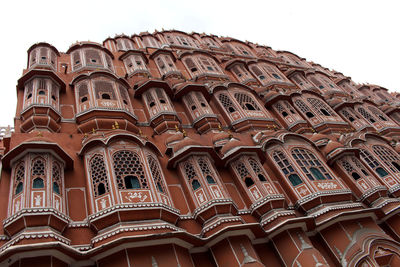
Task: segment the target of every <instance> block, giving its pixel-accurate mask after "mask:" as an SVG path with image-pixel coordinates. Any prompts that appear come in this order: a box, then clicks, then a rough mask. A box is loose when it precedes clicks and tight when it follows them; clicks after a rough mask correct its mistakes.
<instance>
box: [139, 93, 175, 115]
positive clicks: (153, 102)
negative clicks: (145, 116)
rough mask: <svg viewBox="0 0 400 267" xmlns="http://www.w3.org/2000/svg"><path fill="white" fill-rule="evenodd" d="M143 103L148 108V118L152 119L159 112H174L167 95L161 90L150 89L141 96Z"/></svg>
mask: <svg viewBox="0 0 400 267" xmlns="http://www.w3.org/2000/svg"><path fill="white" fill-rule="evenodd" d="M143 99H144V102H145V103H146V104H147V107H149V110H148V111H149V115H150V118H154V117H155V116H157V115H159V114H160V113H161V112H175V111H174V109H173V107H172V105H171V101H170V99H169V97H168V95H167V94H166V93H165V91H164V89H162V88H151V89H149V90H147V91H146V92H145V93H144V94H143Z"/></svg>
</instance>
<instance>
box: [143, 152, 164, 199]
mask: <svg viewBox="0 0 400 267" xmlns="http://www.w3.org/2000/svg"><path fill="white" fill-rule="evenodd" d="M147 162H148V163H149V167H150V172H151V175H152V176H153V180H154V183H155V185H156V188H157V190H158V192H160V193H164V194H166V193H167V191H166V187H165V184H164V180H163V178H162V174H161V170H160V167H159V165H158V163H157V160H156V159H155V158H154V157H153V156H150V155H148V156H147Z"/></svg>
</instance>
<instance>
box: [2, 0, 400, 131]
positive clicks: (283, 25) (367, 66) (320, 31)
mask: <svg viewBox="0 0 400 267" xmlns="http://www.w3.org/2000/svg"><path fill="white" fill-rule="evenodd" d="M399 10H400V2H399V1H396V0H393V1H383V0H382V1H369V0H368V1H367V0H364V1H350V0H347V1H321V0H316V1H307V0H304V1H298V0H294V1H289V0H285V1H278V0H276V1H268V0H264V1H233V0H231V1H218V0H213V1H209V0H203V1H158V0H153V1H133V0H130V1H120V0H113V1H101V0H97V1H83V0H80V1H75V0H73V1H72V0H66V1H38V0H36V1H2V2H1V4H0V34H1V42H0V60H1V62H0V80H1V90H2V94H1V97H0V126H6V125H8V124H11V125H13V123H14V122H13V118H14V116H15V108H16V87H15V86H16V83H17V80H18V79H19V78H20V76H21V73H22V70H23V69H24V68H26V65H27V53H26V51H27V49H28V48H29V47H30V46H31V45H32V44H34V43H36V42H41V41H45V42H48V43H50V44H52V45H54V46H55V47H56V48H57V49H58V50H59V51H60V52H65V51H66V50H67V49H68V47H69V46H70V45H71V44H72V43H74V42H75V41H77V40H78V41H86V40H90V41H96V42H99V43H101V42H102V41H103V40H105V39H106V38H107V37H108V36H111V37H113V36H114V35H115V34H120V33H125V34H127V35H131V34H134V33H140V32H142V31H149V32H153V31H154V30H155V29H157V30H161V29H162V28H164V29H179V30H182V31H186V32H191V31H195V32H200V33H202V32H205V33H212V34H216V35H220V36H230V37H235V38H237V39H241V40H249V41H252V42H254V43H259V44H265V45H268V46H271V47H272V48H273V49H276V50H288V51H291V52H294V53H296V54H297V55H299V56H302V57H305V58H307V59H308V60H312V61H314V62H317V63H320V64H321V65H323V66H325V67H328V68H331V69H335V70H338V71H341V72H343V73H344V74H345V75H348V76H351V77H352V78H353V80H355V81H356V82H359V83H364V82H368V83H373V84H379V85H381V86H384V87H386V88H388V89H389V90H390V91H400V78H399V76H400V75H399V74H398V71H399V62H400V52H399V50H398V49H399V48H400V30H399V29H400V27H399V26H400V15H399Z"/></svg>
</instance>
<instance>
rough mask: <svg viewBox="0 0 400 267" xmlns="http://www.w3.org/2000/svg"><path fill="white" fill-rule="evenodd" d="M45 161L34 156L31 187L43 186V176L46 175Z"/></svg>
mask: <svg viewBox="0 0 400 267" xmlns="http://www.w3.org/2000/svg"><path fill="white" fill-rule="evenodd" d="M45 162H46V161H45V160H44V159H43V158H36V159H34V160H33V161H32V166H31V178H32V188H44V178H45V176H46V165H45Z"/></svg>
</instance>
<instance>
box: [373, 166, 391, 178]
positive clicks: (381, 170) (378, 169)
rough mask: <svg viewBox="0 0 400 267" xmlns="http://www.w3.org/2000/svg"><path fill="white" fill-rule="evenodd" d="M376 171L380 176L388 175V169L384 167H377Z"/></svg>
mask: <svg viewBox="0 0 400 267" xmlns="http://www.w3.org/2000/svg"><path fill="white" fill-rule="evenodd" d="M376 172H377V173H378V174H379V176H380V177H385V176H386V175H388V173H387V171H385V169H384V168H382V167H378V168H376Z"/></svg>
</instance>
